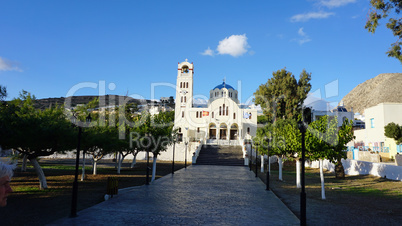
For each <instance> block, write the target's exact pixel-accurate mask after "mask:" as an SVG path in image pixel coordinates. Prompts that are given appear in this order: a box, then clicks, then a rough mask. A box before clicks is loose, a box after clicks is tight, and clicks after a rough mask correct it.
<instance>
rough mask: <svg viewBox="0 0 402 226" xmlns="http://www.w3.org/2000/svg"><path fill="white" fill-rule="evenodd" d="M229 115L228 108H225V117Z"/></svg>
mask: <svg viewBox="0 0 402 226" xmlns="http://www.w3.org/2000/svg"><path fill="white" fill-rule="evenodd" d="M228 115H229V107H226V116H228Z"/></svg>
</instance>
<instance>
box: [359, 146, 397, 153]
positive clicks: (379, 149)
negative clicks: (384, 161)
mask: <svg viewBox="0 0 402 226" xmlns="http://www.w3.org/2000/svg"><path fill="white" fill-rule="evenodd" d="M357 148H358V149H359V151H374V152H383V153H389V147H378V146H374V147H370V146H358V147H357Z"/></svg>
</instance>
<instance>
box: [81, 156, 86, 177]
mask: <svg viewBox="0 0 402 226" xmlns="http://www.w3.org/2000/svg"><path fill="white" fill-rule="evenodd" d="M84 179H85V151H83V152H82V174H81V181H84Z"/></svg>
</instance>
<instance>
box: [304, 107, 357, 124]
mask: <svg viewBox="0 0 402 226" xmlns="http://www.w3.org/2000/svg"><path fill="white" fill-rule="evenodd" d="M311 114H312V117H311V120H312V121H315V120H318V119H319V118H320V117H322V116H324V115H328V116H329V117H337V119H338V127H340V126H342V124H343V122H344V121H345V120H346V119H348V120H349V121H350V120H353V117H354V114H353V110H352V111H351V112H348V111H347V110H346V108H345V107H343V106H337V107H336V108H335V109H333V110H332V111H316V110H314V109H313V110H312V111H311Z"/></svg>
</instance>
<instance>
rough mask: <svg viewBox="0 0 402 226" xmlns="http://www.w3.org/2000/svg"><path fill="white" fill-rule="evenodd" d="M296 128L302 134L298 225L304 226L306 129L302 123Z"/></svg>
mask: <svg viewBox="0 0 402 226" xmlns="http://www.w3.org/2000/svg"><path fill="white" fill-rule="evenodd" d="M298 126H299V129H300V132H301V134H302V157H301V192H300V225H306V190H305V175H304V173H305V168H304V161H305V155H306V153H305V151H306V147H305V133H306V127H305V125H304V122H302V121H299V122H298Z"/></svg>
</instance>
